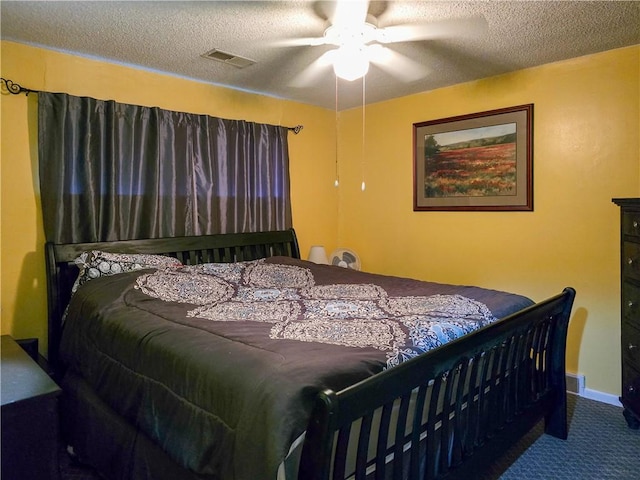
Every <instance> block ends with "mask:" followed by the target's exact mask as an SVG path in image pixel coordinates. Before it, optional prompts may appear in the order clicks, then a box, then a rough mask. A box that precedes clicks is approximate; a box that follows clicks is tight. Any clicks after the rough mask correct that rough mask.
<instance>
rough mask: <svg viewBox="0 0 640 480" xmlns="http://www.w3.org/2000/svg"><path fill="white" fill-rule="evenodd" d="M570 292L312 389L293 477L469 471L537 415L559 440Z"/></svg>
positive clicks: (467, 474)
mask: <svg viewBox="0 0 640 480" xmlns="http://www.w3.org/2000/svg"><path fill="white" fill-rule="evenodd" d="M574 297H575V291H574V290H573V289H572V288H566V289H565V290H564V291H563V292H562V293H561V294H560V295H557V296H555V297H553V298H550V299H548V300H546V301H543V302H540V303H538V304H536V305H533V306H531V307H529V308H527V309H525V310H522V311H520V312H518V313H516V314H514V315H511V316H510V317H507V318H505V319H502V320H500V321H498V322H495V323H493V324H491V325H489V326H487V327H485V328H482V329H480V330H477V331H476V332H473V333H471V334H469V335H466V336H464V337H462V338H460V339H458V340H455V341H453V342H451V343H448V344H446V345H444V346H442V347H440V348H438V349H435V350H433V351H431V352H429V353H426V354H423V355H420V356H418V357H416V358H414V359H412V360H410V361H407V362H405V363H403V364H401V365H399V366H397V367H394V368H392V369H389V370H386V371H384V372H382V373H380V374H378V375H375V376H374V377H371V378H369V379H367V380H364V381H362V382H360V383H358V384H356V385H353V386H351V387H349V388H347V389H345V390H342V391H340V392H334V391H331V390H325V391H324V392H322V393H320V394H319V396H318V398H317V401H316V405H315V409H314V412H313V415H312V418H311V421H310V424H309V427H308V429H307V435H306V439H305V444H304V448H303V453H302V459H301V467H300V473H299V477H298V478H300V479H306V480H308V479H316V480H325V479H327V480H328V479H330V478H331V479H334V480H335V479H347V478H355V479H356V480H358V479H365V478H367V479H374V478H375V479H376V480H379V479H389V478H393V479H412V480H413V479H435V478H467V479H468V478H473V477H474V473H476V474H477V472H478V471H480V470H478V469H479V468H483V467H484V465H488V464H489V463H491V462H492V461H494V460H495V459H496V458H497V456H498V455H500V454H501V453H504V450H503V447H501V446H500V445H504V442H505V441H507V442H508V443H513V442H515V441H516V440H517V439H519V438H520V437H521V436H522V435H523V434H524V433H526V432H527V431H528V430H529V429H530V428H531V427H532V426H533V425H535V424H536V423H537V422H538V421H539V420H540V419H542V418H544V419H545V431H546V433H549V434H551V435H553V436H556V437H559V438H562V439H566V438H567V419H566V385H565V349H566V335H567V327H568V322H569V316H570V313H571V307H572V304H573V299H574ZM352 452H357V453H356V454H355V455H354V454H353V453H352ZM352 457H353V458H352Z"/></svg>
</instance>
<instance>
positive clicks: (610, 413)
mask: <svg viewBox="0 0 640 480" xmlns="http://www.w3.org/2000/svg"><path fill="white" fill-rule="evenodd" d="M568 404H569V407H568V414H569V438H568V439H567V440H559V439H557V438H554V437H551V436H549V435H544V433H543V425H542V423H540V424H538V425H537V426H536V427H534V428H533V430H531V431H530V432H529V433H528V434H527V435H526V436H525V437H523V438H522V439H521V440H520V441H519V442H518V443H516V444H514V445H513V446H512V447H511V448H510V449H509V450H508V451H507V452H505V454H504V456H503V457H502V458H501V459H500V460H499V461H498V462H496V463H495V464H494V465H493V467H492V468H491V470H490V471H488V472H485V473H484V474H479V475H478V476H477V478H475V479H470V480H574V479H580V480H636V479H638V478H640V430H631V429H630V428H628V426H627V423H626V421H625V420H624V418H623V416H622V408H620V407H616V406H613V405H608V404H605V403H601V402H596V401H594V400H589V399H586V398H583V397H579V396H576V395H569V398H568ZM61 448H62V447H61ZM60 472H61V479H62V480H98V479H100V477H99V476H98V475H96V474H95V472H94V471H93V470H92V469H90V468H87V467H83V466H82V465H78V464H76V463H74V462H73V461H72V460H71V459H70V458H69V456H68V455H66V452H63V453H61V455H60Z"/></svg>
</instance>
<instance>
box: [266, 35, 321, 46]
mask: <svg viewBox="0 0 640 480" xmlns="http://www.w3.org/2000/svg"><path fill="white" fill-rule="evenodd" d="M268 44H269V46H271V47H276V48H278V47H316V46H318V45H326V44H327V41H326V40H325V38H324V37H301V38H282V39H279V40H273V41H271V42H268Z"/></svg>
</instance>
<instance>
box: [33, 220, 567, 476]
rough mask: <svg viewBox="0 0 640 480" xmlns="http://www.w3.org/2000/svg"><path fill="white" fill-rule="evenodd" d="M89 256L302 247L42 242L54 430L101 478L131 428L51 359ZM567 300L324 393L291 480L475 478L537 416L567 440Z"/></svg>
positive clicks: (237, 256)
mask: <svg viewBox="0 0 640 480" xmlns="http://www.w3.org/2000/svg"><path fill="white" fill-rule="evenodd" d="M87 250H101V251H106V252H120V253H147V254H164V255H169V256H174V257H177V258H178V259H179V260H180V261H181V262H182V263H184V264H190V265H192V264H201V263H209V262H236V261H247V260H255V259H259V258H266V257H271V256H289V257H294V258H300V250H299V247H298V242H297V239H296V235H295V232H294V231H293V230H292V229H290V230H285V231H277V232H262V233H246V234H222V235H209V236H201V237H182V238H165V239H151V240H130V241H117V242H100V243H84V244H53V243H47V244H46V247H45V253H46V266H47V288H48V308H49V360H50V363H51V364H52V365H53V367H54V369H55V371H56V372H57V373H58V374H60V378H59V380H60V381H61V384H62V386H63V390H64V391H65V397H64V398H63V402H62V404H61V415H62V419H63V420H62V422H63V423H62V430H63V432H64V433H65V435H66V436H67V437H68V438H69V440H70V441H71V442H73V443H75V447H76V449H78V450H81V451H82V457H81V458H82V460H83V461H86V462H88V463H90V464H91V465H93V466H94V467H96V468H97V469H98V470H99V471H102V472H103V474H104V472H105V470H107V471H108V472H114V471H119V470H118V467H114V465H113V464H114V463H116V464H117V463H118V462H119V461H122V462H124V461H125V459H120V458H118V455H117V454H116V453H115V452H117V451H118V450H117V449H116V448H115V446H116V445H117V444H118V443H119V442H122V441H123V440H122V439H123V438H127V437H126V436H127V435H128V434H131V432H134V431H135V427H134V426H133V425H130V424H129V423H127V422H126V421H125V420H124V419H123V418H121V417H119V416H118V415H117V414H116V413H115V412H114V411H113V410H111V409H110V408H109V407H108V406H107V405H106V404H105V403H104V402H102V401H101V399H100V398H98V396H97V395H96V394H95V392H93V391H91V389H90V388H89V387H88V386H87V385H86V384H85V383H83V382H82V381H81V380H78V381H75V383H73V382H74V381H73V379H72V380H71V381H70V380H68V379H66V378H62V376H61V370H60V367H61V365H60V362H59V357H58V353H59V343H60V337H61V331H62V318H63V313H64V311H65V308H66V305H67V304H68V301H69V298H70V295H71V288H72V285H73V282H74V280H75V278H76V276H77V273H78V270H77V267H76V266H75V265H74V264H73V260H74V259H75V258H76V257H78V256H79V255H80V253H82V252H84V251H87ZM574 296H575V291H574V290H573V289H572V288H565V289H564V290H563V291H562V292H561V293H560V294H558V295H556V296H554V297H552V298H549V299H547V300H545V301H542V302H539V303H537V304H535V305H532V306H530V307H527V308H525V309H524V310H521V311H519V312H517V313H515V314H512V315H510V316H508V317H507V318H504V319H502V320H499V321H496V322H494V323H492V324H490V325H488V326H486V327H483V328H480V329H478V330H476V331H474V332H472V333H470V334H467V335H465V336H463V337H461V338H459V339H457V340H454V341H452V342H450V343H447V344H445V345H444V346H442V347H439V348H436V349H434V350H431V351H430V352H427V353H425V354H422V355H419V356H418V357H416V358H413V359H411V360H409V361H406V362H404V363H402V364H400V365H398V366H396V367H394V368H391V369H387V370H384V371H383V372H381V373H378V374H376V375H373V376H372V377H369V378H367V379H365V380H363V381H361V382H359V383H357V384H355V385H352V386H350V387H348V388H346V389H344V390H342V391H337V392H334V391H331V390H325V391H322V392H320V393H319V394H318V395H317V398H316V402H315V407H314V410H313V412H312V415H311V418H310V420H309V423H308V427H307V430H306V434H305V437H304V440H303V444H302V454H301V456H300V465H299V470H297V472H298V473H297V477H295V473H294V476H293V477H292V478H299V479H301V480H314V479H317V480H325V479H326V480H328V479H347V478H355V479H356V480H359V479H365V478H366V479H374V478H375V479H377V480H381V479H389V478H393V479H401V478H404V479H418V478H424V479H435V478H475V477H477V476H478V473H479V472H481V471H482V469H484V468H486V467H487V466H488V465H490V464H491V463H493V462H494V461H495V460H496V459H497V458H498V457H499V456H500V455H502V454H504V453H505V451H506V449H507V448H508V447H509V446H510V445H512V444H514V443H515V442H516V441H517V440H518V439H520V438H521V437H522V436H524V434H526V433H527V432H528V431H529V430H530V429H531V428H532V427H533V426H534V425H535V424H536V423H538V422H539V421H540V420H542V419H544V422H545V432H546V433H547V434H550V435H553V436H555V437H558V438H562V439H566V438H567V402H566V385H565V347H566V335H567V327H568V322H569V317H570V313H571V307H572V304H573V299H574ZM69 382H71V383H69ZM111 447H113V448H111ZM133 451H134V453H133V455H135V456H136V457H137V458H136V462H138V464H144V465H146V467H145V468H146V471H147V472H148V478H154V479H156V478H186V479H201V478H204V477H199V476H197V475H196V474H194V473H193V472H191V471H188V470H186V469H184V468H182V467H180V466H179V465H178V464H176V463H175V462H174V461H173V460H171V459H170V458H169V457H168V455H167V454H165V453H164V452H163V451H162V450H161V449H160V448H159V447H158V446H157V445H155V444H153V442H151V441H150V440H148V439H144V438H142V439H138V440H137V444H136V447H135V449H134V450H133ZM126 460H127V461H130V459H126ZM107 475H109V474H107ZM111 475H115V474H111ZM116 478H128V477H127V476H126V474H124V473H121V474H119V475H116ZM289 478H290V477H289V476H287V479H289Z"/></svg>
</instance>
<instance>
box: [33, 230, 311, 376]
mask: <svg viewBox="0 0 640 480" xmlns="http://www.w3.org/2000/svg"><path fill="white" fill-rule="evenodd" d="M91 250H100V251H103V252H118V253H146V254H160V255H168V256H172V257H175V258H177V259H178V260H180V261H181V262H182V263H183V264H185V265H196V264H201V263H232V262H242V261H248V260H257V259H259V258H267V257H273V256H286V257H293V258H300V248H299V246H298V239H297V237H296V233H295V231H294V230H293V229H292V228H291V229H288V230H278V231H270V232H252V233H225V234H217V235H203V236H193V237H175V238H153V239H146V240H119V241H111V242H94V243H64V244H55V243H52V242H47V243H46V244H45V260H46V267H47V306H48V315H49V326H48V328H49V343H48V346H49V354H48V357H49V358H48V360H49V363H50V364H51V366H52V367H53V369H54V371H56V372H57V371H59V361H58V347H59V344H60V335H61V333H62V317H63V314H64V311H65V309H66V308H67V304H68V303H69V299H70V298H71V288H72V287H73V283H74V282H75V280H76V278H77V276H78V267H77V266H76V265H75V264H74V263H73V261H74V260H75V259H76V258H77V257H78V256H79V255H80V254H81V253H82V252H86V251H91Z"/></svg>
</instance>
